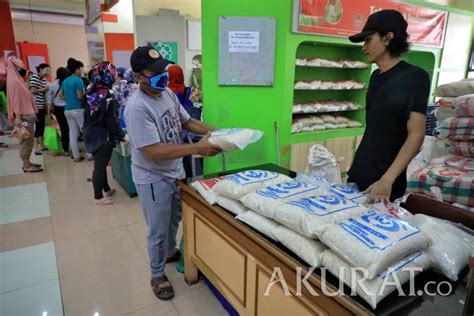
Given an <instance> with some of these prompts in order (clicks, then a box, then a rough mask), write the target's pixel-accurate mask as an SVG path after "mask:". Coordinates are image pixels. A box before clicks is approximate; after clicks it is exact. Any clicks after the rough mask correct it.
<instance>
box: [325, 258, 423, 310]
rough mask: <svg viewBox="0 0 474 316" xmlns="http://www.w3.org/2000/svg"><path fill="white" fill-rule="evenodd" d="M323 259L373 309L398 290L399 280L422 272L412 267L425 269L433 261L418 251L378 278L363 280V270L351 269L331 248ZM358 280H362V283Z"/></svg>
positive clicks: (400, 281) (333, 272)
mask: <svg viewBox="0 0 474 316" xmlns="http://www.w3.org/2000/svg"><path fill="white" fill-rule="evenodd" d="M321 261H322V263H321V265H322V266H324V267H325V268H326V269H327V270H328V271H329V272H331V274H333V275H334V276H336V277H337V278H339V279H340V280H342V281H343V282H344V283H345V284H346V285H347V286H349V287H352V286H354V288H353V290H355V292H356V293H357V295H359V296H360V297H361V298H362V299H364V301H366V302H367V303H369V305H370V306H372V308H373V309H375V308H376V307H377V304H378V303H379V302H380V301H381V300H383V299H384V298H385V297H387V296H388V295H389V294H390V293H392V292H394V291H395V290H397V286H396V285H395V284H394V283H397V280H398V283H399V284H400V285H402V284H404V283H406V282H408V281H409V280H410V275H411V274H413V275H417V274H419V273H420V272H421V271H420V270H414V272H410V270H409V269H410V268H422V270H425V269H427V268H428V267H429V266H430V263H431V262H430V259H429V256H427V255H426V254H424V253H423V252H416V253H414V254H412V255H410V256H407V257H405V258H404V259H402V260H401V261H399V262H397V263H396V264H394V265H393V266H392V267H390V268H389V269H387V271H385V273H383V274H381V275H379V276H377V277H376V278H374V279H372V280H362V278H363V274H362V272H360V271H357V270H354V269H351V266H350V264H348V263H347V262H346V261H344V259H343V258H341V257H339V256H338V255H337V254H335V253H334V252H332V251H330V250H326V251H325V252H324V253H323V255H322V260H321ZM357 281H360V283H359V282H357ZM384 283H385V285H384Z"/></svg>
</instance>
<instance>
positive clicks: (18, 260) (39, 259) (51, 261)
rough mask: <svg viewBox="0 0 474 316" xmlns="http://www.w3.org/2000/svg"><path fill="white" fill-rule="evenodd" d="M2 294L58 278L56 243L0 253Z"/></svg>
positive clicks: (0, 289) (0, 291)
mask: <svg viewBox="0 0 474 316" xmlns="http://www.w3.org/2000/svg"><path fill="white" fill-rule="evenodd" d="M0 269H1V275H2V282H0V293H5V292H9V291H14V290H18V289H21V288H24V287H27V286H31V285H34V284H38V283H41V282H45V281H50V280H53V279H57V278H58V270H57V266H56V254H55V251H54V243H53V242H49V243H44V244H40V245H36V246H30V247H26V248H21V249H17V250H12V251H6V252H2V253H0Z"/></svg>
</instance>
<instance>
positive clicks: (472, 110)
mask: <svg viewBox="0 0 474 316" xmlns="http://www.w3.org/2000/svg"><path fill="white" fill-rule="evenodd" d="M472 92H474V90H473V91H472ZM472 92H471V93H472ZM454 107H455V109H456V116H458V117H462V116H474V94H468V95H463V96H460V97H457V98H456V99H455V100H454Z"/></svg>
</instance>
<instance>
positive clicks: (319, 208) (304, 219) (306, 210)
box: [273, 194, 369, 238]
mask: <svg viewBox="0 0 474 316" xmlns="http://www.w3.org/2000/svg"><path fill="white" fill-rule="evenodd" d="M273 211H274V219H275V220H276V221H277V222H279V223H281V224H283V225H285V226H287V227H289V228H291V229H293V230H294V231H295V232H297V233H299V234H301V235H303V236H306V237H309V238H318V237H319V235H320V234H321V233H322V232H323V231H324V229H325V228H326V227H327V225H330V224H334V223H335V222H337V221H338V220H341V219H344V218H347V217H351V216H357V215H361V214H363V213H366V212H368V211H369V210H368V209H367V208H366V207H365V206H362V205H359V204H357V203H354V202H352V201H349V200H346V199H344V198H342V197H340V196H337V195H335V194H328V195H320V196H310V197H304V198H300V199H297V200H293V201H289V202H286V203H285V204H281V205H279V206H277V207H276V208H275V209H274V210H273Z"/></svg>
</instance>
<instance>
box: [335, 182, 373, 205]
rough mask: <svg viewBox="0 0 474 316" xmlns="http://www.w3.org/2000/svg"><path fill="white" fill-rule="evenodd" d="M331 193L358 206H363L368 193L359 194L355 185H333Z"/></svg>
mask: <svg viewBox="0 0 474 316" xmlns="http://www.w3.org/2000/svg"><path fill="white" fill-rule="evenodd" d="M331 192H332V193H334V194H336V195H339V196H342V197H343V198H345V199H347V200H351V201H353V202H356V203H359V204H364V203H365V200H366V199H367V197H368V193H362V192H359V190H358V188H357V187H356V185H355V184H333V185H331Z"/></svg>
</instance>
